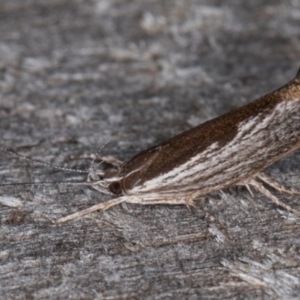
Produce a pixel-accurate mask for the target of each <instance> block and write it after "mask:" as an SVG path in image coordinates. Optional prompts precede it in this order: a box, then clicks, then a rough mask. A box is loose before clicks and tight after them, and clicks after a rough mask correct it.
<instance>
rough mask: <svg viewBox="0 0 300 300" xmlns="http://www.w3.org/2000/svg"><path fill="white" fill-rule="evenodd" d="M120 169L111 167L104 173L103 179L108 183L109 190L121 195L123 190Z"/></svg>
mask: <svg viewBox="0 0 300 300" xmlns="http://www.w3.org/2000/svg"><path fill="white" fill-rule="evenodd" d="M119 173H120V170H119V169H117V168H110V169H108V170H106V171H105V172H104V174H103V181H104V182H105V183H106V184H107V190H108V191H109V192H110V193H112V194H115V195H120V194H122V192H123V189H122V185H121V179H122V177H120V175H119Z"/></svg>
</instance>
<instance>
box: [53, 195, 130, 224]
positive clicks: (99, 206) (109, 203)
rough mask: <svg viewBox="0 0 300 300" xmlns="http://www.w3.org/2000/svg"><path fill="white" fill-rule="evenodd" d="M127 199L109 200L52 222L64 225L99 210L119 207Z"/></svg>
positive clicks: (125, 197)
mask: <svg viewBox="0 0 300 300" xmlns="http://www.w3.org/2000/svg"><path fill="white" fill-rule="evenodd" d="M127 198H128V197H127V196H124V197H119V198H115V199H112V200H109V201H105V202H102V203H98V204H95V205H93V206H91V207H89V208H87V209H84V210H81V211H78V212H76V213H74V214H71V215H68V216H66V217H63V218H60V219H57V220H54V221H52V223H54V224H59V223H64V222H66V221H69V220H72V219H75V218H79V217H82V216H84V215H87V214H89V213H92V212H94V211H96V210H99V209H102V210H106V209H108V208H110V207H113V206H115V205H118V204H120V203H122V202H125V201H126V200H127Z"/></svg>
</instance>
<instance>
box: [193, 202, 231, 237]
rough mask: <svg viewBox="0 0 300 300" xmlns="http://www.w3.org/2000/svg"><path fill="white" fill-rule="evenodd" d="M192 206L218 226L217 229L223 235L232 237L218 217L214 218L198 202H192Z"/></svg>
mask: <svg viewBox="0 0 300 300" xmlns="http://www.w3.org/2000/svg"><path fill="white" fill-rule="evenodd" d="M192 206H193V207H194V208H196V209H198V210H200V211H201V212H202V213H203V214H204V216H205V218H206V219H208V220H209V221H211V222H212V223H214V224H215V225H216V226H217V227H218V229H219V230H220V231H221V232H223V233H224V234H225V236H226V237H227V238H228V239H230V240H232V239H233V237H232V235H231V234H230V233H229V232H228V231H227V230H226V228H225V227H224V226H223V225H222V223H221V222H220V221H219V219H218V218H216V217H215V216H214V215H212V214H211V213H209V212H208V211H207V210H205V209H204V208H203V207H202V206H201V205H200V204H199V203H195V202H193V204H192Z"/></svg>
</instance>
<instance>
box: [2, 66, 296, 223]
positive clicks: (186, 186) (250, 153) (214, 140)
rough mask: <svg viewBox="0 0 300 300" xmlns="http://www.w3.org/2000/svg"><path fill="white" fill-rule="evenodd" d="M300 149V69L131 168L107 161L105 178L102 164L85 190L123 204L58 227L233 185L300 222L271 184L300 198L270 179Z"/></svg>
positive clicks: (136, 159) (138, 158)
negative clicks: (273, 168) (270, 170)
mask: <svg viewBox="0 0 300 300" xmlns="http://www.w3.org/2000/svg"><path fill="white" fill-rule="evenodd" d="M299 146H300V69H299V71H298V73H297V76H296V78H295V79H293V80H292V81H290V82H289V83H287V84H286V85H284V86H283V87H281V88H279V89H277V90H275V91H274V92H272V93H269V94H267V95H265V96H263V97H261V98H259V99H257V100H255V101H253V102H251V103H249V104H247V105H245V106H242V107H240V108H237V109H235V110H233V111H231V112H229V113H226V114H224V115H222V116H220V117H217V118H215V119H212V120H210V121H207V122H205V123H203V124H200V125H199V126H197V127H194V128H192V129H190V130H187V131H185V132H183V133H181V134H179V135H177V136H174V137H173V138H171V139H169V140H167V141H165V142H163V143H161V144H159V145H156V146H153V147H151V148H149V149H146V150H144V151H142V152H140V153H138V154H136V155H135V156H133V157H132V158H131V159H130V160H129V161H127V162H125V163H122V162H120V161H119V160H117V159H115V158H113V157H111V156H109V157H102V158H101V159H102V161H105V162H106V163H108V164H110V165H112V167H111V168H109V169H108V170H106V171H103V170H99V169H98V164H96V163H95V162H94V163H93V165H92V168H91V170H90V172H89V173H88V180H87V182H86V183H83V184H86V185H89V186H92V187H93V188H95V189H96V190H98V191H100V192H101V193H106V194H111V195H117V196H118V198H115V199H112V200H109V201H106V202H103V203H99V204H96V205H94V206H92V207H90V208H88V209H85V210H83V211H80V212H77V213H74V214H72V215H69V216H66V217H63V218H61V219H58V220H56V221H54V223H62V222H65V221H68V220H71V219H74V218H77V217H79V216H82V215H85V214H88V213H90V212H93V211H96V210H99V209H103V210H105V209H108V208H109V207H112V206H114V205H117V204H119V203H122V202H129V203H138V204H163V203H165V204H185V205H193V201H194V200H195V199H196V198H197V197H199V196H203V195H206V194H208V193H211V192H214V191H219V190H222V189H225V188H227V187H230V186H233V185H242V186H246V187H247V188H248V189H249V191H250V187H251V186H252V187H253V188H255V189H256V190H257V191H259V192H261V193H262V194H263V195H265V196H266V197H267V198H269V199H270V200H272V201H273V202H274V203H276V204H277V205H278V206H281V207H283V208H284V209H286V210H287V211H290V212H292V213H294V214H297V215H299V214H300V212H299V211H297V210H295V209H293V208H292V207H290V206H289V205H287V204H285V203H283V202H282V201H280V200H279V199H278V198H277V197H276V196H274V195H273V194H272V193H271V192H270V191H269V190H268V189H266V188H265V187H264V185H263V183H265V184H267V185H269V186H271V187H273V188H274V189H276V190H278V191H281V192H286V193H290V194H300V192H299V191H297V190H295V189H292V188H286V187H284V186H283V185H281V184H280V183H278V182H277V181H275V180H274V179H273V178H272V177H270V176H268V175H266V174H265V173H263V172H262V171H263V169H265V168H266V167H267V166H269V165H271V164H272V163H274V162H275V161H277V160H279V159H280V158H282V157H283V156H285V155H287V154H288V153H290V152H292V151H293V150H295V149H297V148H298V147H299ZM3 150H4V149H3ZM8 152H11V151H8ZM19 156H20V155H19ZM25 159H26V158H25ZM44 164H45V163H44ZM45 165H47V164H45ZM61 169H64V168H61ZM75 184H76V183H75ZM79 184H81V183H79ZM250 192H251V191H250Z"/></svg>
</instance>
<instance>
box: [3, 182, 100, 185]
mask: <svg viewBox="0 0 300 300" xmlns="http://www.w3.org/2000/svg"><path fill="white" fill-rule="evenodd" d="M63 184H67V185H89V186H92V185H93V184H94V183H93V182H86V181H84V182H72V181H64V182H58V181H41V182H11V183H0V186H12V185H63Z"/></svg>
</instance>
